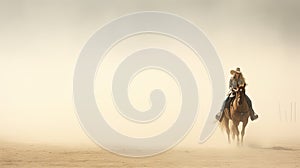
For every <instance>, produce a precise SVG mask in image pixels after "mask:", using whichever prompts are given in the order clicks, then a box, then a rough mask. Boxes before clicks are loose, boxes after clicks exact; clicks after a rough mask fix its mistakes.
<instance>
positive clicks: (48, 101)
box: [0, 0, 300, 146]
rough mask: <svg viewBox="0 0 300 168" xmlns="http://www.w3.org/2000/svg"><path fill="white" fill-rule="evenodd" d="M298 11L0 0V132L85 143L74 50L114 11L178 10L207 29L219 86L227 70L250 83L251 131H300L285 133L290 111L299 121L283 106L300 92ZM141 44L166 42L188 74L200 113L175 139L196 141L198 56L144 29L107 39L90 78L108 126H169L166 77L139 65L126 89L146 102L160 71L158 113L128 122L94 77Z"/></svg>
mask: <svg viewBox="0 0 300 168" xmlns="http://www.w3.org/2000/svg"><path fill="white" fill-rule="evenodd" d="M299 9H300V2H299V1H296V0H287V1H271V0H262V1H238V0H231V1H226V2H225V1H224V2H219V1H217V0H201V1H199V0H179V1H172V0H164V1H159V0H152V1H146V0H129V1H121V0H119V1H117V0H110V1H106V0H100V1H96V0H87V1H78V0H74V1H71V0H62V1H50V0H44V1H38V0H23V1H21V0H1V1H0V25H1V26H0V37H1V38H0V77H1V80H0V82H1V83H0V140H1V139H2V140H5V141H14V142H15V141H16V142H28V143H49V144H72V145H81V144H89V143H91V141H90V140H89V139H88V137H87V136H86V135H85V133H84V131H83V130H82V129H81V126H80V124H79V121H78V119H77V116H76V113H75V107H74V103H73V74H74V68H75V65H76V61H77V59H78V57H79V53H80V51H81V49H82V48H83V46H84V45H85V43H86V42H87V40H88V39H89V38H90V37H91V36H92V35H93V33H94V32H95V31H97V30H98V29H99V28H101V27H102V26H103V25H105V24H106V23H108V22H110V21H111V20H112V19H115V18H118V17H120V16H123V15H126V14H129V13H133V12H137V11H149V10H150V11H163V12H169V13H174V14H176V15H179V16H182V17H184V18H185V19H187V20H189V21H190V22H192V23H193V24H195V25H196V26H197V27H199V28H201V30H203V32H205V34H206V35H207V38H208V39H209V40H210V41H211V42H212V43H213V45H214V46H215V49H216V51H217V53H218V56H219V57H220V60H221V62H222V65H223V70H224V73H225V74H224V75H225V77H226V83H225V84H220V85H227V80H229V78H230V74H229V71H230V70H231V69H235V68H236V67H240V68H241V70H242V72H243V73H244V75H245V78H246V82H247V83H248V88H247V94H248V95H249V96H250V98H251V99H252V101H253V105H254V109H255V110H256V112H257V113H258V114H259V117H260V118H259V119H258V120H257V121H256V122H255V123H251V124H249V128H248V133H249V135H248V136H249V139H251V137H252V140H253V139H254V140H255V139H269V140H271V139H272V138H271V135H272V137H273V136H279V135H278V134H277V133H275V131H274V130H277V131H280V134H281V136H282V138H284V137H286V138H290V139H295V140H298V139H299V137H300V135H299V134H297V133H296V134H295V133H294V132H293V131H297V130H298V129H299V127H300V126H299V125H300V124H299V123H300V113H299V112H298V111H299V110H298V111H297V110H296V111H297V114H298V115H297V117H296V120H297V122H292V121H291V120H293V119H295V117H294V118H292V117H293V116H294V115H293V116H292V117H291V115H290V111H291V110H290V108H291V107H290V106H291V105H290V104H291V103H292V104H297V103H298V102H299V99H300V96H299V93H300V91H299V88H298V87H297V86H299V85H300V79H299V77H298V76H299V75H298V73H299V72H300V71H299V70H300V67H299V63H300V56H299V54H300V51H299V47H298V46H299V44H300V32H299V28H300V22H299V17H300V10H299ZM144 47H161V48H165V49H168V50H173V52H175V53H177V54H178V55H179V57H180V58H182V59H183V60H185V61H186V62H187V63H188V64H189V66H190V68H191V69H192V72H193V73H194V75H195V76H196V79H197V84H198V85H199V86H198V87H199V95H201V96H200V102H202V105H201V106H200V107H199V111H200V115H199V116H198V118H197V119H196V122H195V126H194V127H193V129H192V130H191V132H190V133H189V135H188V136H187V137H186V139H185V140H184V142H183V143H182V145H183V146H184V145H189V144H192V145H197V140H198V137H199V134H200V130H201V127H202V125H203V122H204V118H205V116H206V115H207V113H208V111H209V106H210V103H211V102H210V97H211V90H210V83H209V77H208V76H207V73H206V72H205V67H204V65H203V64H202V63H201V61H199V60H196V56H195V55H193V53H192V52H191V51H189V49H188V48H187V47H186V46H184V45H183V44H180V43H179V42H178V41H176V40H174V39H172V38H168V37H163V36H159V35H149V34H148V35H147V34H145V35H141V36H136V37H131V38H129V39H126V40H124V41H122V42H121V43H120V44H118V45H117V46H115V47H114V48H113V49H112V50H111V52H110V53H108V57H107V59H106V60H105V62H104V63H103V67H102V70H99V71H100V72H101V73H99V74H98V75H97V78H96V79H95V83H96V88H95V94H96V98H97V102H98V103H99V104H101V102H103V101H104V102H105V103H103V104H104V107H102V108H104V109H105V110H104V111H106V114H105V116H106V117H107V119H108V120H109V121H110V122H111V125H114V126H113V127H114V128H115V129H117V130H119V131H121V132H125V133H126V134H130V135H132V136H150V135H152V134H156V133H157V132H159V131H163V130H164V129H166V128H168V126H170V124H172V121H171V120H173V121H174V120H175V119H176V115H177V113H176V112H175V111H176V109H178V103H179V102H180V92H179V91H178V86H177V85H176V82H174V81H172V78H170V77H169V76H168V75H166V74H162V73H160V72H157V71H154V70H153V71H149V72H145V73H146V74H144V76H143V75H141V76H137V78H136V80H135V81H134V82H133V83H132V84H131V85H130V92H129V93H131V95H129V97H130V99H131V100H132V102H133V104H134V106H135V107H136V108H138V109H147V108H148V107H149V101H148V100H147V98H148V96H147V93H149V91H150V90H151V88H152V87H158V86H156V85H155V84H157V82H156V81H157V80H156V79H158V78H159V79H160V80H159V82H158V84H161V87H162V88H163V89H164V90H165V91H166V95H168V94H169V96H168V97H167V98H169V99H168V100H169V102H170V103H168V108H167V109H168V110H166V114H165V116H162V118H161V119H160V120H159V121H157V123H153V124H150V125H147V126H141V127H138V126H137V125H136V124H132V123H129V122H128V121H125V120H123V119H121V118H120V116H117V113H116V112H115V111H116V110H115V109H114V108H113V107H111V106H110V107H109V105H112V103H111V97H110V95H109V94H110V93H109V89H106V88H107V87H110V84H111V81H110V82H107V83H105V86H106V88H101V87H100V84H99V83H100V82H101V80H102V81H103V80H104V79H107V80H109V79H111V78H112V76H111V75H112V74H113V70H114V68H113V67H115V66H116V64H117V63H118V62H119V61H121V60H120V58H122V56H124V55H126V53H129V52H130V51H132V50H134V49H136V48H144ZM149 79H153V80H149ZM107 80H104V81H107ZM145 81H147V82H145ZM151 81H152V82H151ZM153 81H155V82H153ZM226 87H227V86H226ZM103 92H104V93H105V94H102V93H103ZM167 93H168V94H167ZM224 98H225V93H224ZM298 104H299V103H298ZM220 106H221V105H220ZM279 106H280V111H279ZM298 106H299V107H298V109H300V105H298ZM292 108H294V106H293V107H292ZM177 111H178V110H177ZM167 114H169V115H170V116H167ZM292 114H294V113H292ZM290 117H291V118H292V119H290ZM170 119H171V120H170ZM120 123H123V124H125V125H126V126H125V127H124V126H122V124H120ZM162 128H163V129H162ZM145 130H147V131H145ZM265 135H267V137H270V138H266V137H265ZM223 138H224V137H223V134H222V133H221V132H220V130H217V131H216V132H215V134H214V135H213V137H212V140H211V141H210V142H208V143H211V144H214V143H220V141H221V142H223V141H224V139H223Z"/></svg>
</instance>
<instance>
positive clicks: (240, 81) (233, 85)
mask: <svg viewBox="0 0 300 168" xmlns="http://www.w3.org/2000/svg"><path fill="white" fill-rule="evenodd" d="M230 73H231V75H233V76H232V77H231V79H230V81H229V89H230V93H229V96H228V97H227V98H226V100H225V101H224V103H223V105H222V108H221V111H220V112H219V113H218V114H217V115H216V119H217V120H219V121H220V122H221V121H222V118H223V114H224V110H225V109H228V110H229V109H230V104H231V101H232V100H233V99H234V97H235V92H234V90H236V89H237V88H238V87H239V86H246V82H245V78H244V77H243V74H242V72H241V69H240V68H236V70H231V71H230ZM246 100H247V103H248V106H249V108H250V118H251V120H252V121H253V120H255V119H257V118H258V115H257V114H255V112H254V110H253V108H252V102H251V100H250V98H249V97H248V96H247V95H246Z"/></svg>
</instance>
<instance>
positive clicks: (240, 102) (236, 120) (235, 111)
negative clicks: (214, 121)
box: [221, 87, 250, 144]
mask: <svg viewBox="0 0 300 168" xmlns="http://www.w3.org/2000/svg"><path fill="white" fill-rule="evenodd" d="M235 95H236V96H235V98H234V100H233V102H232V104H231V105H230V111H228V109H225V110H224V114H225V115H224V117H223V120H222V122H221V126H222V127H223V128H226V132H227V135H228V142H229V143H230V131H231V133H232V139H233V140H234V139H235V136H236V137H237V143H238V144H239V143H240V138H239V134H240V132H239V128H238V126H239V124H240V122H242V123H243V128H242V132H241V143H242V144H243V140H244V135H245V128H246V126H247V124H248V118H249V116H250V108H249V106H248V104H247V101H246V94H245V87H239V88H238V89H236V90H235ZM229 120H232V126H231V129H229Z"/></svg>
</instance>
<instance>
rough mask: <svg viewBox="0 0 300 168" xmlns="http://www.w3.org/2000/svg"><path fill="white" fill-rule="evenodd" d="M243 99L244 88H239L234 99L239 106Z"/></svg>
mask: <svg viewBox="0 0 300 168" xmlns="http://www.w3.org/2000/svg"><path fill="white" fill-rule="evenodd" d="M244 97H245V86H239V87H238V88H237V90H236V99H237V102H238V104H239V105H241V104H242V102H243V99H244Z"/></svg>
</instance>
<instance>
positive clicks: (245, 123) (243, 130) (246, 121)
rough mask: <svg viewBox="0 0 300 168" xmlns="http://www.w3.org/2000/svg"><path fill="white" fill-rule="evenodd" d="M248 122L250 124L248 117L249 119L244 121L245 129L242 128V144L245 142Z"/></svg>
mask: <svg viewBox="0 0 300 168" xmlns="http://www.w3.org/2000/svg"><path fill="white" fill-rule="evenodd" d="M247 124H248V118H247V120H245V121H244V122H243V129H242V132H241V134H242V145H243V142H244V135H245V128H246V126H247Z"/></svg>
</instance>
